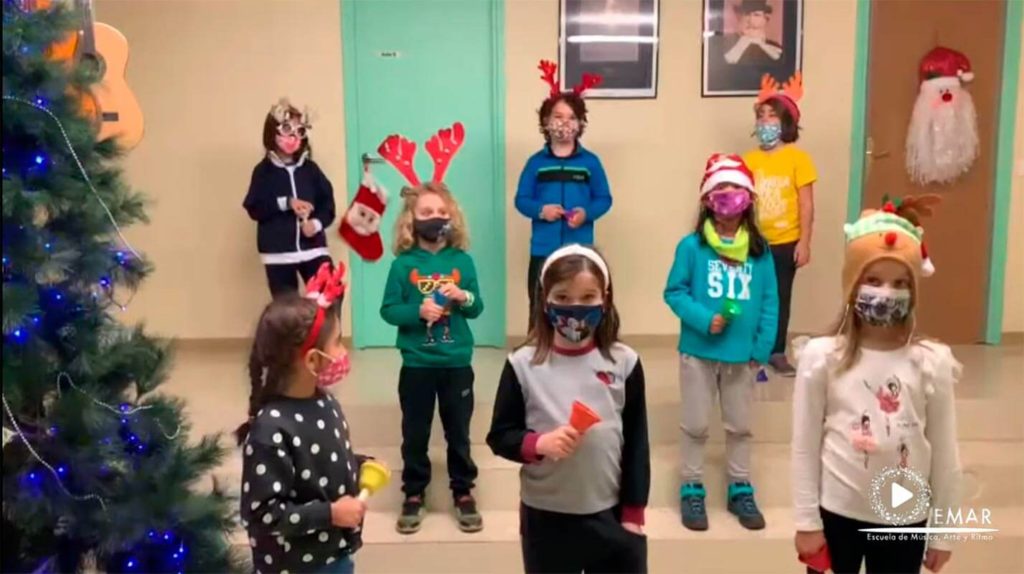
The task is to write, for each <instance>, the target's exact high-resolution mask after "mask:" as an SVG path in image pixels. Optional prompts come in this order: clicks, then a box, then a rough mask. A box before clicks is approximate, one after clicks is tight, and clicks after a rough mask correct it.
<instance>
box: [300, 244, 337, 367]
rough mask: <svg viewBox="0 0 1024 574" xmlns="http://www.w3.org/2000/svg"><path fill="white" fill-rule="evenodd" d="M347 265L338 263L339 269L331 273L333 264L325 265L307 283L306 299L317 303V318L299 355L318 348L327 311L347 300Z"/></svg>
mask: <svg viewBox="0 0 1024 574" xmlns="http://www.w3.org/2000/svg"><path fill="white" fill-rule="evenodd" d="M344 278H345V264H344V263H342V262H341V261H339V262H338V266H337V268H335V269H334V271H333V272H332V271H331V264H330V263H324V264H323V265H321V266H320V269H318V270H317V272H316V275H314V276H313V277H312V278H310V280H309V282H308V283H306V299H312V300H314V301H316V304H317V310H316V318H315V319H313V326H312V327H311V328H310V329H309V335H307V336H306V340H305V341H303V342H302V346H301V347H299V355H300V356H303V355H305V354H306V353H308V352H309V350H310V349H312V348H313V347H314V346H316V341H317V339H319V338H320V331H321V330H322V329H323V327H324V319H325V318H326V317H327V309H330V307H331V305H334V303H336V302H338V301H341V300H342V299H344V298H345V287H346V286H345V282H344V281H343V279H344Z"/></svg>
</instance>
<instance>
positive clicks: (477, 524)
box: [455, 494, 484, 532]
mask: <svg viewBox="0 0 1024 574" xmlns="http://www.w3.org/2000/svg"><path fill="white" fill-rule="evenodd" d="M455 521H456V522H457V523H458V525H459V530H461V531H463V532H480V531H481V530H483V529H484V517H483V516H481V515H480V511H478V510H477V509H476V499H474V498H473V495H472V494H463V495H461V496H458V497H456V498H455Z"/></svg>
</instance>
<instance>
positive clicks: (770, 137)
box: [757, 122, 782, 149]
mask: <svg viewBox="0 0 1024 574" xmlns="http://www.w3.org/2000/svg"><path fill="white" fill-rule="evenodd" d="M781 139H782V126H781V125H779V124H769V123H762V122H758V124H757V141H759V142H761V147H762V148H764V149H771V148H773V147H775V146H777V145H779V141H780V140H781Z"/></svg>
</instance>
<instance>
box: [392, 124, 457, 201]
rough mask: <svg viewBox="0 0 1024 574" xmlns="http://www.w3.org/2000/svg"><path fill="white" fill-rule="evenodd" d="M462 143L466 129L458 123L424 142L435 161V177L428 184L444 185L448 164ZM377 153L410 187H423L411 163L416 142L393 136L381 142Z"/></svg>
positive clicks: (414, 154)
mask: <svg viewBox="0 0 1024 574" xmlns="http://www.w3.org/2000/svg"><path fill="white" fill-rule="evenodd" d="M465 141H466V129H465V128H464V127H463V126H462V123H461V122H455V123H454V124H452V127H450V128H443V129H440V130H438V132H437V133H436V134H434V136H433V137H431V138H430V139H429V140H427V143H426V145H424V146H423V147H425V148H427V154H429V155H430V158H431V159H432V160H433V161H434V176H433V177H432V178H431V180H430V181H431V182H433V183H443V182H444V176H445V174H447V173H448V166H449V165H451V162H452V158H454V157H455V154H457V153H459V149H461V148H462V144H463V143H464V142H465ZM377 153H379V154H380V156H381V157H382V158H384V159H385V160H386V161H387V162H388V163H390V164H391V165H392V167H394V168H395V169H396V170H398V173H400V174H402V177H404V178H405V181H406V182H408V184H409V185H410V186H411V187H419V186H420V185H421V184H422V182H421V181H420V178H419V176H418V175H416V166H415V165H414V163H413V162H414V160H415V158H416V142H414V141H412V140H410V139H408V138H405V137H404V136H400V135H398V134H392V135H390V136H388V137H387V138H385V139H384V141H383V142H381V144H380V147H378V148H377Z"/></svg>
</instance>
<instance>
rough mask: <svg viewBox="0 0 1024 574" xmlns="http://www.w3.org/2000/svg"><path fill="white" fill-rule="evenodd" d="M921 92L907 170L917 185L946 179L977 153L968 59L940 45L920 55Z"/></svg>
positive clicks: (913, 120) (910, 133)
mask: <svg viewBox="0 0 1024 574" xmlns="http://www.w3.org/2000/svg"><path fill="white" fill-rule="evenodd" d="M919 73H920V82H921V87H920V92H919V93H918V96H917V101H916V102H915V103H914V113H913V115H912V116H911V118H910V129H909V130H907V173H908V174H909V175H910V179H911V181H913V182H914V183H917V184H920V185H926V184H928V183H949V182H951V181H953V180H955V179H956V178H957V177H959V176H960V175H961V174H963V173H965V172H966V171H967V170H969V169H970V168H971V165H972V164H973V163H974V160H975V159H977V158H978V117H977V113H976V112H975V110H974V101H973V100H972V99H971V94H970V92H968V91H967V90H966V88H965V85H966V84H967V83H968V82H970V81H971V80H973V79H974V73H973V72H972V71H971V62H970V61H969V60H968V59H967V56H965V55H963V54H962V53H960V52H957V51H956V50H951V49H949V48H943V47H938V48H935V49H933V50H932V51H930V52H928V54H926V55H925V57H924V58H923V59H922V60H921V66H920V72H919Z"/></svg>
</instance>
